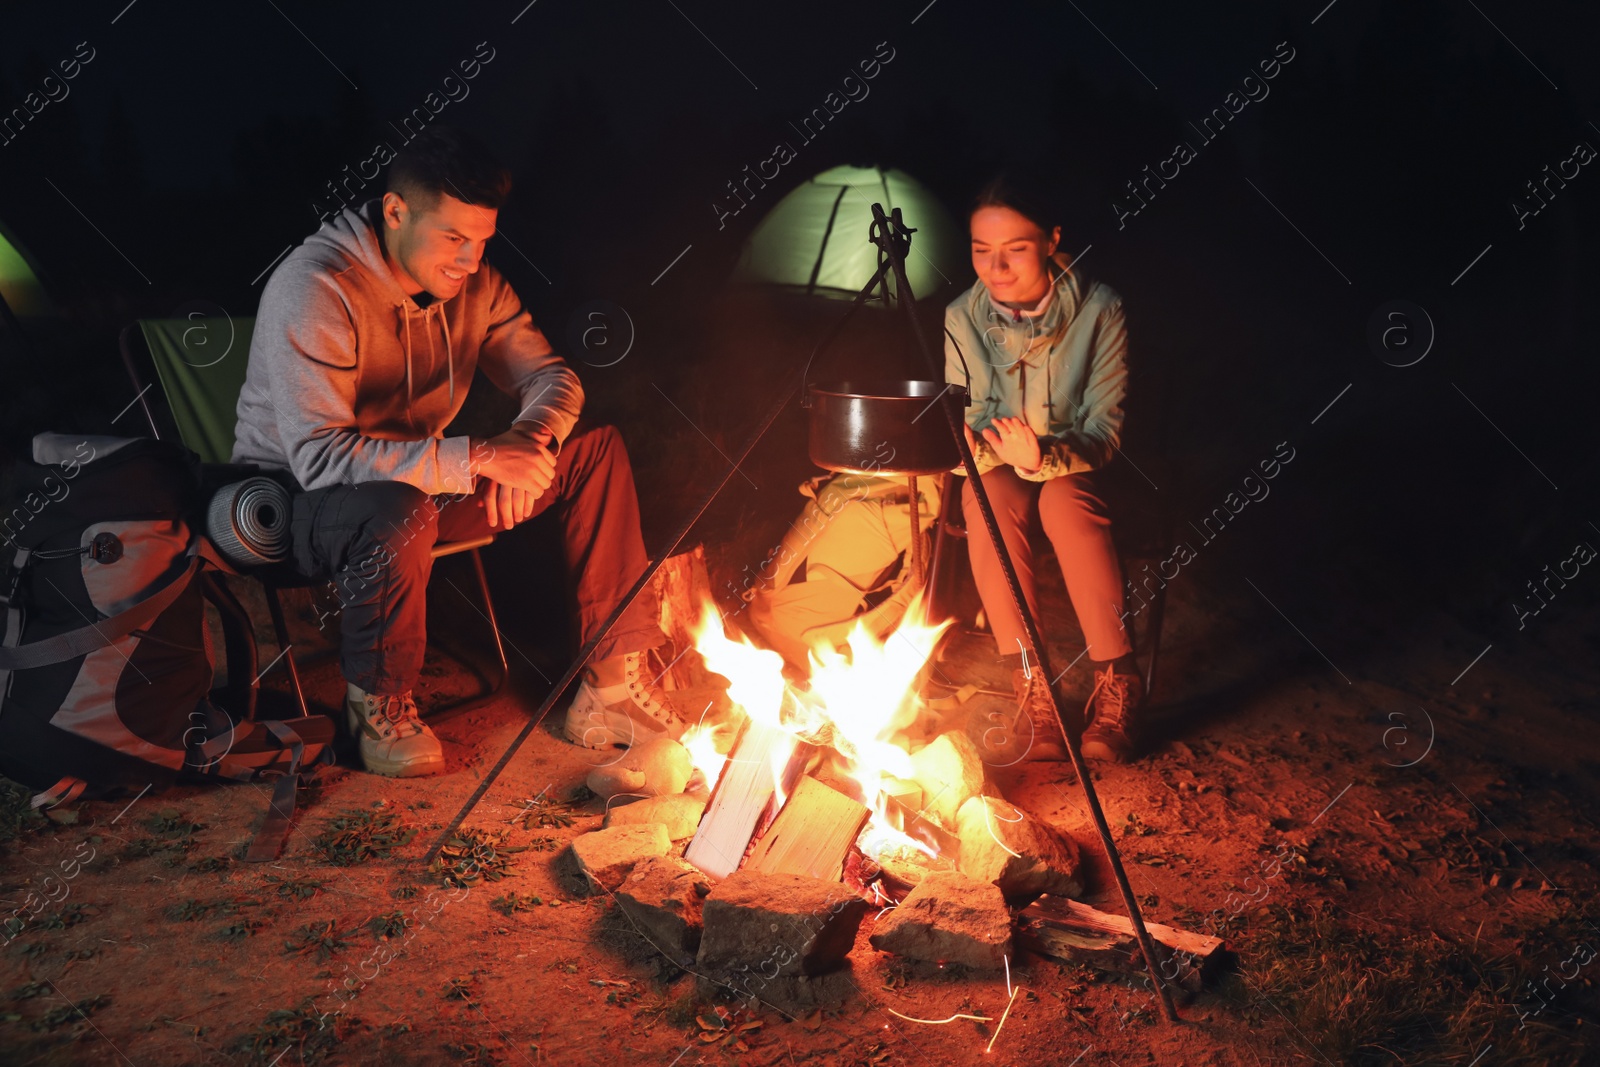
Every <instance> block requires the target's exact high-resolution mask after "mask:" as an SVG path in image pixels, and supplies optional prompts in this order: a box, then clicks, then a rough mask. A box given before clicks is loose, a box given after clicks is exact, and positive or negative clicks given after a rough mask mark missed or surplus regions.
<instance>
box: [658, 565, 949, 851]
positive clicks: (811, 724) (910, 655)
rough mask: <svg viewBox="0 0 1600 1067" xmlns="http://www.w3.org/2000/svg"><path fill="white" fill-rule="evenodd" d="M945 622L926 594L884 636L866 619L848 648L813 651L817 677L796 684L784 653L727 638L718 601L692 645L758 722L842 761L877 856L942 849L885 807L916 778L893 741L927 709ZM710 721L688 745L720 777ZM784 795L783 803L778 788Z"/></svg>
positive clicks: (785, 752) (712, 779)
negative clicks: (927, 675) (923, 677)
mask: <svg viewBox="0 0 1600 1067" xmlns="http://www.w3.org/2000/svg"><path fill="white" fill-rule="evenodd" d="M949 625H950V623H949V622H948V621H946V622H942V623H938V624H937V625H930V624H928V623H927V622H926V621H925V619H924V610H923V603H922V598H921V596H920V595H919V596H918V597H917V598H916V599H915V600H913V601H912V603H911V605H910V607H909V608H908V610H907V611H906V614H905V617H904V618H903V619H902V620H901V622H900V624H899V626H897V627H896V628H895V629H894V630H893V631H892V632H891V633H890V634H889V635H888V636H887V637H886V638H880V637H879V636H878V635H877V634H875V633H873V632H872V631H871V630H870V629H868V628H867V627H866V626H865V625H864V624H863V623H862V622H860V621H859V620H858V621H857V622H856V625H855V627H854V628H853V629H852V630H851V632H850V636H849V637H848V638H847V639H846V641H845V644H844V646H843V647H841V648H833V647H828V646H826V645H817V646H814V647H813V648H812V650H811V657H810V658H811V677H810V678H809V679H808V680H807V681H806V682H804V683H798V684H794V683H790V682H789V681H788V680H787V679H785V677H784V675H783V658H782V657H781V656H779V655H778V654H777V653H776V652H770V651H766V650H763V649H759V648H756V647H755V646H754V645H752V644H750V643H749V642H748V641H746V640H745V639H744V638H743V637H740V638H739V639H738V640H734V639H730V638H729V637H728V635H727V634H726V632H725V631H724V630H723V627H722V622H721V619H720V617H719V616H718V614H717V610H716V607H715V606H714V605H712V604H709V603H708V604H707V605H706V606H705V608H704V610H703V611H702V613H701V617H700V624H699V626H698V627H696V628H695V630H694V641H695V648H696V649H697V650H698V651H699V652H700V653H701V654H702V655H703V656H704V657H705V660H706V667H707V668H708V669H709V670H710V671H712V672H713V673H715V674H720V675H721V676H723V677H724V678H726V679H727V680H728V697H729V699H730V700H732V702H733V703H735V704H737V705H739V706H740V707H741V708H742V709H743V710H744V711H745V712H746V713H747V714H748V715H749V716H750V717H751V719H753V720H754V721H756V722H760V723H763V724H765V725H768V726H775V727H778V728H779V729H782V730H783V731H785V732H787V733H789V734H791V735H793V737H794V738H795V739H796V740H797V741H806V742H810V743H812V744H816V745H819V746H826V747H829V748H832V749H833V750H834V751H836V752H837V753H838V754H839V756H840V757H841V759H842V760H843V763H844V767H845V770H846V772H847V773H848V774H849V775H850V777H851V778H852V779H854V781H855V783H856V785H857V787H858V788H859V790H860V797H861V800H862V802H863V803H864V804H866V805H867V806H868V807H869V808H870V809H871V810H872V819H871V821H870V823H869V824H868V826H867V828H866V829H865V830H864V831H862V834H861V837H860V839H859V840H858V844H859V845H860V847H861V849H862V851H863V852H865V853H867V854H868V855H869V856H873V855H877V854H878V852H879V851H880V850H881V849H884V848H889V847H911V848H915V849H917V850H919V851H921V852H923V853H924V854H926V855H929V856H932V855H935V854H936V853H935V852H934V851H933V850H932V849H931V848H929V847H928V846H927V845H926V844H924V843H922V842H920V841H917V840H915V839H913V838H911V837H910V836H908V835H907V834H905V833H903V832H902V831H901V828H900V827H899V826H898V825H896V821H897V820H896V818H895V817H894V816H893V814H892V813H891V812H890V811H889V809H888V807H887V799H888V798H887V792H886V789H885V787H886V785H888V784H889V783H890V781H891V780H894V779H909V778H911V777H912V763H911V756H910V754H909V753H908V752H907V751H906V749H905V748H903V747H901V745H900V744H896V743H895V735H896V734H898V733H900V731H902V730H904V729H905V728H906V727H908V726H910V725H911V724H912V723H913V722H914V721H915V719H916V718H917V715H918V714H919V712H921V711H922V710H923V705H922V701H921V698H920V696H919V695H918V693H917V688H918V687H917V678H918V675H919V674H920V673H921V671H922V669H923V668H924V667H925V666H926V665H927V662H928V660H929V658H930V657H931V656H932V655H933V651H934V648H935V647H936V645H937V644H938V641H939V638H940V636H941V635H942V634H943V633H944V631H945V629H946V628H947V627H948V626H949ZM716 740H717V739H716V737H715V736H714V734H713V732H712V730H711V728H708V727H705V726H696V727H691V728H690V730H689V732H688V733H687V734H686V735H685V737H684V745H685V746H686V747H687V748H688V749H689V754H690V757H691V759H692V760H693V762H694V765H695V767H697V768H699V770H700V771H701V773H702V774H703V775H704V776H705V779H706V781H707V782H708V783H710V784H711V785H713V786H714V785H715V784H716V781H717V778H718V777H719V776H720V775H721V773H722V768H723V766H724V765H725V763H726V757H724V756H721V755H719V754H718V751H717V744H716ZM779 747H780V748H781V749H782V751H781V752H775V753H774V771H775V772H778V774H781V772H782V769H783V767H784V766H785V765H786V764H787V762H788V760H789V757H790V755H791V754H792V753H793V750H794V746H793V745H792V744H791V745H786V746H779ZM777 799H778V804H779V805H780V806H781V804H782V803H783V800H784V798H783V796H782V795H781V794H780V795H779V797H778V798H777Z"/></svg>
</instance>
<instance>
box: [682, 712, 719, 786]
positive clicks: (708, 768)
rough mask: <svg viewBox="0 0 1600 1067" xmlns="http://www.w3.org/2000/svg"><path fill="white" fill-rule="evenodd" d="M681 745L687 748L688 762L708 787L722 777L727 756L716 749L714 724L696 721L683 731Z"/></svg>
mask: <svg viewBox="0 0 1600 1067" xmlns="http://www.w3.org/2000/svg"><path fill="white" fill-rule="evenodd" d="M683 747H684V748H686V749H688V750H689V763H690V765H691V766H693V767H694V769H695V770H697V771H699V772H700V776H701V777H702V778H704V779H705V781H706V788H707V789H710V788H711V787H712V786H714V785H716V784H717V779H718V778H721V777H722V768H723V767H725V766H726V765H727V763H728V757H727V756H724V755H723V754H722V753H721V752H720V751H719V750H718V749H717V731H716V727H714V726H707V725H705V724H704V723H696V724H695V725H693V726H691V727H689V729H687V730H685V731H684V733H683Z"/></svg>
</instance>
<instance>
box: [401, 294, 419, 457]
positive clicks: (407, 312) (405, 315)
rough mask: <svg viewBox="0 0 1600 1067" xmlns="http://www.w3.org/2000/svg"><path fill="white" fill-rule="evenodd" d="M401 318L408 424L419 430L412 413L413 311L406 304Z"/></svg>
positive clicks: (402, 309)
mask: <svg viewBox="0 0 1600 1067" xmlns="http://www.w3.org/2000/svg"><path fill="white" fill-rule="evenodd" d="M400 317H401V318H402V319H404V320H405V324H406V422H408V423H410V424H411V428H412V429H413V430H415V429H416V428H417V418H416V416H415V415H413V414H412V413H411V397H412V392H411V309H410V308H408V307H406V306H405V305H404V304H401V305H400Z"/></svg>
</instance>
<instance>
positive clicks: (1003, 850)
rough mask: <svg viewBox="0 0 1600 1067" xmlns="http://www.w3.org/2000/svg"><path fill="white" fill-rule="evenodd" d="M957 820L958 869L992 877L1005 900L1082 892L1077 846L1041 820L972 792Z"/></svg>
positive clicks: (984, 878)
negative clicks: (973, 795)
mask: <svg viewBox="0 0 1600 1067" xmlns="http://www.w3.org/2000/svg"><path fill="white" fill-rule="evenodd" d="M956 821H957V830H958V832H959V833H960V835H961V851H960V857H959V859H958V861H957V863H958V866H959V867H960V869H961V873H962V874H965V875H967V876H968V877H970V878H975V879H977V880H978V881H980V882H993V883H994V884H995V885H997V886H999V887H1000V891H1001V892H1002V893H1004V894H1005V896H1006V899H1008V900H1014V899H1023V898H1032V897H1036V896H1038V895H1039V894H1041V893H1050V894H1053V895H1054V896H1058V897H1079V896H1082V895H1083V866H1082V862H1081V860H1080V857H1079V855H1078V846H1077V845H1076V844H1075V843H1074V842H1073V840H1072V839H1071V838H1070V837H1067V836H1066V835H1065V834H1063V833H1061V832H1060V831H1058V830H1056V829H1055V828H1054V827H1052V826H1050V825H1049V824H1048V823H1046V822H1044V821H1043V820H1041V819H1039V818H1037V817H1036V816H1033V815H1030V814H1028V813H1027V812H1025V811H1023V810H1022V809H1021V808H1018V807H1013V806H1012V805H1010V804H1007V803H1006V802H1005V801H1003V800H999V799H998V798H995V797H973V798H972V799H971V800H968V801H967V802H966V803H965V804H963V805H961V812H960V814H959V815H958V816H957V820H956Z"/></svg>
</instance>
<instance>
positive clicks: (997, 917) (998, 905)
mask: <svg viewBox="0 0 1600 1067" xmlns="http://www.w3.org/2000/svg"><path fill="white" fill-rule="evenodd" d="M871 941H872V947H873V948H876V949H880V950H882V951H884V952H892V953H894V954H895V955H896V956H905V957H908V958H910V959H914V960H927V961H929V962H931V963H962V964H966V965H967V966H968V967H976V968H980V969H984V970H987V969H990V968H999V967H1003V966H1005V958H1006V957H1007V956H1009V955H1011V953H1012V943H1011V912H1010V910H1009V909H1008V908H1007V907H1006V901H1005V897H1004V896H1003V895H1002V894H1001V892H1000V887H999V886H996V885H995V884H994V883H992V882H980V881H977V880H976V879H973V878H968V877H967V876H966V875H964V874H961V873H959V872H956V871H935V872H933V873H931V874H929V875H928V876H927V877H926V878H924V879H923V880H922V882H921V884H919V885H918V886H917V888H915V889H913V890H912V891H911V893H910V894H909V895H908V896H907V897H906V898H905V899H904V900H902V901H901V902H900V906H899V907H898V908H895V909H894V910H893V911H890V912H887V913H885V914H884V915H883V917H882V918H880V919H879V920H878V921H877V924H876V926H875V928H874V929H873V931H872V937H871Z"/></svg>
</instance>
